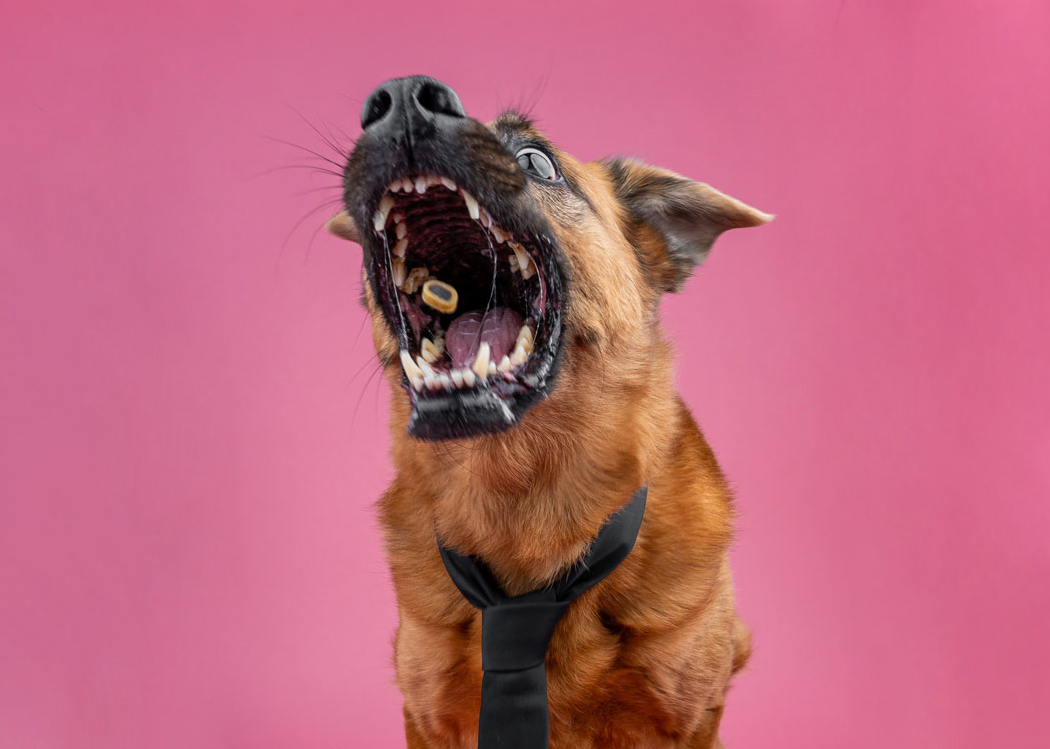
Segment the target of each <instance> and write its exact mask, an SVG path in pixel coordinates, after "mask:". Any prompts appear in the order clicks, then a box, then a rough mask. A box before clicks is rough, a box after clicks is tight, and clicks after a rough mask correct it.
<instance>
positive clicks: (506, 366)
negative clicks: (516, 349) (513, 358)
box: [496, 354, 514, 372]
mask: <svg viewBox="0 0 1050 749" xmlns="http://www.w3.org/2000/svg"><path fill="white" fill-rule="evenodd" d="M512 366H514V365H513V364H511V363H510V357H509V356H507V355H506V354H504V355H503V358H502V359H500V360H499V366H497V367H496V369H497V371H500V372H509V371H510V368H511V367H512Z"/></svg>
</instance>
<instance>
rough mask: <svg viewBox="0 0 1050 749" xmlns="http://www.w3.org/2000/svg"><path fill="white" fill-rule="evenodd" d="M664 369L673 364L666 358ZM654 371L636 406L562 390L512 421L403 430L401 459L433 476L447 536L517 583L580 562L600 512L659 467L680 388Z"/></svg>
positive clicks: (527, 583)
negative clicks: (414, 434) (413, 433)
mask: <svg viewBox="0 0 1050 749" xmlns="http://www.w3.org/2000/svg"><path fill="white" fill-rule="evenodd" d="M660 369H661V370H662V372H661V373H662V374H664V375H665V376H668V377H669V376H670V367H669V366H667V367H661V368H660ZM654 382H655V380H653V379H644V378H643V381H636V382H632V384H631V389H632V390H631V393H630V397H629V399H628V400H629V403H630V404H631V407H629V408H623V407H619V406H617V407H614V406H612V405H610V402H611V401H612V400H613V399H606V398H604V397H603V394H602V392H601V391H600V390H599V389H596V388H589V389H588V391H586V392H573V391H571V390H569V391H568V392H562V393H558V394H556V396H553V397H552V398H551V399H550V400H548V401H545V402H542V403H540V404H537V405H536V406H534V407H533V409H532V410H531V411H530V412H529V413H528V414H527V415H526V417H525V419H523V420H522V422H521V423H520V424H519V425H518V426H516V427H514V428H513V429H511V430H508V431H507V432H503V433H500V434H498V435H494V436H491V437H484V438H479V439H475V440H470V441H469V442H468V441H465V442H454V443H452V442H449V443H443V442H439V443H421V442H416V441H412V442H408V441H404V442H402V443H401V444H400V445H399V446H398V448H396V449H395V452H394V462H395V465H396V466H397V469H398V471H399V473H402V474H404V475H409V476H413V477H414V478H415V479H416V480H415V481H414V482H413V483H414V484H415V485H421V486H426V487H428V490H427V492H428V495H427V496H426V497H420V502H421V504H424V505H425V506H426V508H427V509H428V510H429V514H430V515H431V516H432V522H433V524H434V528H435V530H436V531H437V533H438V534H439V535H440V537H441V538H442V540H443V542H444V543H445V544H446V545H448V546H450V547H453V548H455V549H456V550H458V551H459V552H461V553H464V554H469V555H471V556H475V557H477V558H479V559H482V560H483V561H484V562H485V563H486V564H487V565H488V566H489V568H490V569H492V571H493V573H494V574H495V575H496V577H497V579H498V581H499V582H500V584H501V585H502V586H503V587H504V590H505V591H506V593H507V594H509V595H517V594H519V593H523V592H525V591H527V590H532V589H535V588H537V587H540V586H542V585H545V584H547V583H549V582H551V581H552V580H554V579H556V578H557V577H558V576H559V575H560V574H561V573H563V572H564V571H565V569H566V568H567V567H568V566H570V565H571V564H573V563H574V562H576V561H577V560H578V559H579V558H580V557H581V556H582V555H583V553H584V552H585V551H586V548H587V545H588V543H589V542H590V541H591V540H592V539H593V537H594V535H595V534H596V533H597V531H598V529H599V528H600V527H601V525H602V523H604V522H605V520H606V519H607V518H608V517H609V516H610V515H611V514H613V513H614V512H615V511H616V510H618V509H619V508H620V507H622V506H623V505H624V504H625V503H626V502H627V501H628V500H629V499H630V498H631V496H632V494H633V493H634V492H635V490H637V489H638V488H639V487H640V486H642V485H644V484H646V483H647V482H648V481H650V480H651V479H653V478H655V474H656V473H658V472H659V470H660V464H661V463H662V462H663V461H664V459H665V456H666V452H667V446H668V444H669V442H670V440H671V438H672V435H673V434H674V433H675V432H676V431H677V430H676V421H677V419H679V418H680V417H679V413H680V412H679V408H678V406H679V403H678V400H677V396H675V395H673V391H672V390H671V389H670V388H667V387H666V385H665V384H664V383H660V384H659V386H654ZM613 385H614V384H612V383H607V384H606V385H605V387H612V386H613ZM616 402H617V403H620V404H622V403H623V402H624V401H623V399H617V400H616ZM570 404H571V405H570ZM396 411H397V408H396V407H395V413H396ZM641 414H645V418H642V417H641V416H640V415H641ZM406 416H407V414H406ZM396 424H397V421H396V420H395V427H394V428H397V425H396ZM643 446H645V447H644V448H643Z"/></svg>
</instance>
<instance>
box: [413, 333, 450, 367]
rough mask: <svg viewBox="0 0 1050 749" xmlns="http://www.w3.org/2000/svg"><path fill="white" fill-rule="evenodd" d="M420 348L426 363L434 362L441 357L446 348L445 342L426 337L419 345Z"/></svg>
mask: <svg viewBox="0 0 1050 749" xmlns="http://www.w3.org/2000/svg"><path fill="white" fill-rule="evenodd" d="M419 350H420V352H421V355H422V357H423V359H424V360H425V361H426V363H427V364H433V363H434V362H436V361H437V360H438V359H439V358H440V357H441V354H442V352H443V351H444V350H445V344H444V343H438V342H436V341H432V340H430V339H429V338H424V339H423V343H421V344H420V346H419Z"/></svg>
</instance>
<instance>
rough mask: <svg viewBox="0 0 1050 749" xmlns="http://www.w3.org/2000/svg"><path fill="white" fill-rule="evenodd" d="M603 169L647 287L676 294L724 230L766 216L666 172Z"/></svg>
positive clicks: (623, 164)
mask: <svg viewBox="0 0 1050 749" xmlns="http://www.w3.org/2000/svg"><path fill="white" fill-rule="evenodd" d="M604 163H605V167H606V168H607V169H608V170H609V175H610V176H611V177H612V181H613V187H614V188H615V190H616V199H617V201H619V203H620V206H621V210H622V217H623V221H624V223H625V229H626V234H627V238H628V240H629V241H630V242H631V244H632V245H633V246H634V248H635V250H636V251H637V252H638V257H639V258H640V259H641V261H642V265H643V266H644V269H645V271H646V274H647V275H648V276H649V278H650V280H651V282H652V283H653V284H654V285H655V286H656V287H657V288H658V289H660V290H661V291H679V290H681V288H682V286H683V284H685V281H686V279H687V278H689V276H691V275H692V273H693V268H694V267H695V266H697V265H699V264H700V263H701V262H703V261H704V258H706V257H707V254H708V253H709V252H710V251H711V245H712V244H714V241H715V239H717V238H718V235H719V234H721V233H722V232H724V231H725V230H726V229H741V228H744V227H747V226H760V225H761V224H764V223H766V222H768V221H771V220H772V219H773V216H771V215H770V214H768V213H763V212H762V211H759V210H756V209H754V208H752V207H751V206H749V205H746V204H744V203H741V202H740V201H739V200H737V199H736V198H731V197H729V196H728V195H723V194H722V193H720V192H719V191H718V190H716V189H714V188H713V187H711V186H709V185H705V184H704V183H702V182H694V181H693V180H691V179H686V178H685V177H682V176H680V175H678V174H675V173H674V172H671V171H668V170H666V169H660V168H657V167H653V166H649V165H648V164H643V163H641V162H638V161H633V160H630V159H610V160H608V161H606V162H604Z"/></svg>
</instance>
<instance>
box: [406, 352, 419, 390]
mask: <svg viewBox="0 0 1050 749" xmlns="http://www.w3.org/2000/svg"><path fill="white" fill-rule="evenodd" d="M401 367H402V369H404V370H405V374H406V375H408V380H409V382H411V383H412V387H414V388H415V389H416V390H422V389H423V370H422V369H420V368H419V366H418V365H417V364H416V363H415V362H414V361H412V355H411V354H410V353H408V352H407V351H405V350H404V349H402V350H401Z"/></svg>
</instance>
